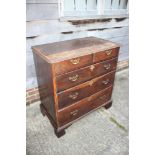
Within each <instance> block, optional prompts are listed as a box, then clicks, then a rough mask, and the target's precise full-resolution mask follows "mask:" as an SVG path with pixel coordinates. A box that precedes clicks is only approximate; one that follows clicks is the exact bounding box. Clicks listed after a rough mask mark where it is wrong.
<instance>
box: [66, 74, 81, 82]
mask: <svg viewBox="0 0 155 155" xmlns="http://www.w3.org/2000/svg"><path fill="white" fill-rule="evenodd" d="M78 77H79V75H77V74H76V75H74V76H72V77H69V78H68V79H69V81H72V82H75V81H76V80H77V79H78Z"/></svg>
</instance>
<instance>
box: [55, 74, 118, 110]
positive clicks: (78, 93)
mask: <svg viewBox="0 0 155 155" xmlns="http://www.w3.org/2000/svg"><path fill="white" fill-rule="evenodd" d="M114 77H115V71H112V72H110V73H108V74H105V75H103V76H100V77H97V78H95V79H93V80H90V81H87V82H85V83H83V84H80V85H78V86H76V87H73V88H70V89H67V90H66V91H62V92H60V93H58V106H59V109H61V108H64V107H66V106H68V105H71V104H73V103H75V102H77V101H79V100H81V99H83V98H85V97H88V96H90V95H92V94H94V93H96V92H98V91H101V90H103V89H105V88H107V87H109V86H110V85H112V84H113V81H114Z"/></svg>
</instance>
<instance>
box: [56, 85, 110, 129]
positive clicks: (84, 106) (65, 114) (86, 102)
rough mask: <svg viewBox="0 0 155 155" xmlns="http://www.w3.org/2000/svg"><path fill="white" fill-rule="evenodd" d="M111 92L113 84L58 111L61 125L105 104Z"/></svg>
mask: <svg viewBox="0 0 155 155" xmlns="http://www.w3.org/2000/svg"><path fill="white" fill-rule="evenodd" d="M111 94H112V86H110V87H108V88H107V89H105V90H102V91H100V92H98V93H96V94H94V95H92V96H90V97H87V98H85V99H83V100H81V101H79V102H77V103H76V104H75V105H73V106H70V107H68V108H65V109H62V110H60V111H59V112H58V121H59V125H60V126H63V125H65V124H67V123H69V122H71V121H73V120H76V119H77V118H79V117H80V116H82V115H84V114H86V113H88V112H89V111H91V110H93V109H95V108H97V107H99V106H102V105H104V104H105V103H106V102H107V101H109V100H110V99H111Z"/></svg>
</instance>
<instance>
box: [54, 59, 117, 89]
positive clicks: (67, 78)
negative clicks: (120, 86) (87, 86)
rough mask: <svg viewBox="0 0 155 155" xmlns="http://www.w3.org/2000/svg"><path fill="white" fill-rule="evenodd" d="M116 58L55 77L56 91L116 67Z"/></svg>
mask: <svg viewBox="0 0 155 155" xmlns="http://www.w3.org/2000/svg"><path fill="white" fill-rule="evenodd" d="M117 59H118V58H114V59H111V60H108V61H103V62H100V63H97V64H94V65H90V66H88V67H84V68H82V69H78V70H76V71H72V72H69V73H66V74H63V75H60V76H57V77H56V87H57V92H60V91H63V90H65V89H68V88H71V87H73V86H76V85H78V84H80V83H83V82H86V81H88V80H90V79H92V78H95V77H97V76H101V75H103V74H106V73H108V72H110V71H113V70H115V69H116V66H117Z"/></svg>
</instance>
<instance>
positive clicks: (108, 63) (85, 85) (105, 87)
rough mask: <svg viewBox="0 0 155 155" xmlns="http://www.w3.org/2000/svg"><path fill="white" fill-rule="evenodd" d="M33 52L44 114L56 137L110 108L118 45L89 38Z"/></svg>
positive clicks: (35, 49)
mask: <svg viewBox="0 0 155 155" xmlns="http://www.w3.org/2000/svg"><path fill="white" fill-rule="evenodd" d="M32 49H33V55H34V61H35V68H36V74H37V80H38V85H39V93H40V99H41V104H40V108H41V112H42V114H43V115H46V116H47V117H48V118H49V120H50V122H51V124H52V125H53V127H54V131H55V134H56V135H57V137H60V136H62V135H64V134H65V128H67V127H69V126H70V125H71V124H72V123H73V122H75V121H76V120H78V119H80V118H82V117H83V116H85V115H86V114H88V113H90V112H92V111H94V110H96V109H97V108H99V107H101V106H104V107H105V108H109V107H110V106H111V104H112V100H111V95H112V90H113V84H114V78H115V71H116V66H117V60H118V53H119V45H117V44H115V43H113V42H110V41H107V40H103V39H99V38H95V37H87V38H81V39H74V40H69V41H63V42H56V43H51V44H44V45H39V46H34V47H32Z"/></svg>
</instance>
